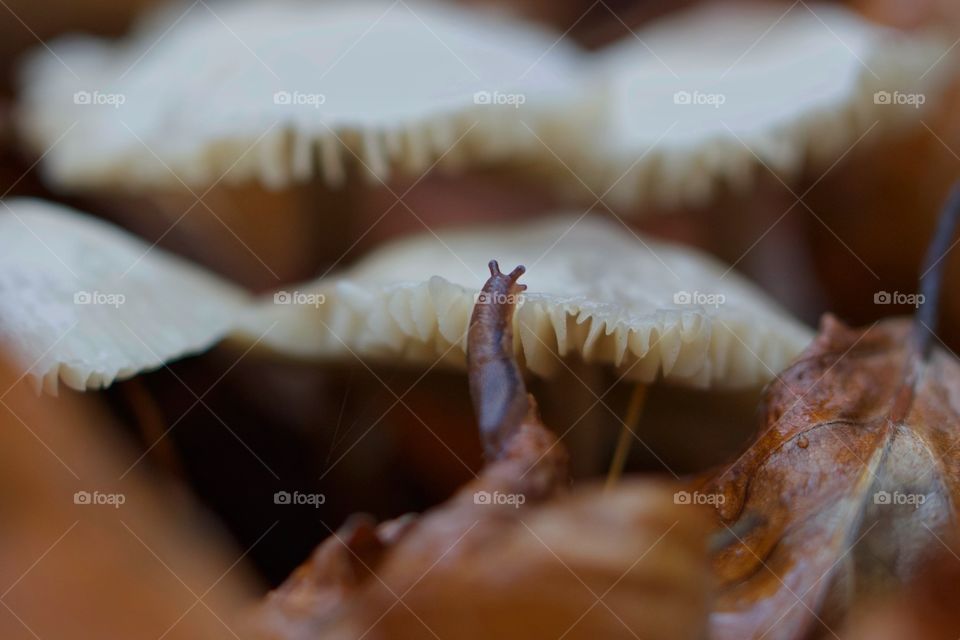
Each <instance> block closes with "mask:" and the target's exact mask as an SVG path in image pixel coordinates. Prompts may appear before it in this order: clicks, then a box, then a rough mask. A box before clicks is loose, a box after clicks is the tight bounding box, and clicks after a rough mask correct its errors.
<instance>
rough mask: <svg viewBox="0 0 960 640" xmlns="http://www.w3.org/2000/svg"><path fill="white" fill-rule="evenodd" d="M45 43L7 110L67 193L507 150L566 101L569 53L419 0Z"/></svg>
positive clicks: (251, 6) (301, 9)
mask: <svg viewBox="0 0 960 640" xmlns="http://www.w3.org/2000/svg"><path fill="white" fill-rule="evenodd" d="M50 48H51V49H52V50H53V51H54V52H55V53H56V55H55V56H54V55H50V52H49V51H47V50H46V49H44V50H39V51H38V52H37V53H36V54H35V55H33V56H32V57H31V58H30V59H29V60H28V61H27V63H26V64H25V65H24V68H23V74H22V75H23V79H24V81H23V87H22V96H21V101H20V106H21V115H22V122H23V125H24V127H25V130H26V132H27V138H28V141H29V143H30V144H31V146H32V147H33V148H34V149H36V150H38V151H40V152H47V153H46V157H45V159H44V166H45V170H46V173H47V175H48V177H49V178H51V179H52V180H53V182H55V183H56V184H58V185H65V186H71V187H90V186H94V185H123V186H124V187H128V188H129V187H130V186H132V185H139V186H144V185H146V186H158V185H159V186H169V185H174V186H177V184H178V181H182V182H184V183H186V184H187V185H190V186H205V185H209V184H211V183H213V182H214V181H215V180H218V179H219V177H221V176H223V179H224V181H225V182H227V183H237V182H241V181H245V180H249V179H251V178H259V179H260V180H261V181H262V182H263V183H264V184H265V185H267V186H268V187H272V188H279V187H283V186H286V185H289V184H291V183H299V182H304V181H307V180H309V179H310V178H311V177H312V176H313V175H314V174H315V173H321V174H322V175H323V177H324V179H325V180H326V181H328V182H330V183H339V182H341V181H342V180H343V177H344V171H345V164H346V162H345V160H347V159H352V158H351V156H352V155H356V156H357V157H358V158H359V159H360V161H361V162H362V164H363V166H364V168H365V169H366V170H367V171H368V172H369V174H372V176H375V177H376V178H379V179H384V178H386V176H387V175H388V173H389V172H390V170H391V168H393V167H394V166H398V165H399V166H402V167H404V168H405V169H406V170H408V171H418V172H421V171H423V170H424V169H426V168H427V167H429V166H430V165H431V164H432V163H434V162H435V161H437V160H438V159H439V158H441V157H442V158H443V159H444V161H445V162H454V161H457V160H462V159H463V158H465V157H468V156H469V157H471V158H473V159H491V158H496V159H504V158H506V157H508V156H510V155H511V154H514V153H517V152H518V151H519V150H522V149H523V148H524V145H526V146H527V147H528V148H535V147H539V144H538V143H537V141H536V135H535V134H533V133H532V130H531V129H530V128H529V127H535V128H536V127H539V126H540V116H544V118H545V121H544V125H546V122H547V121H549V120H550V118H549V117H548V116H549V115H550V114H552V113H554V112H555V111H556V110H558V108H559V107H560V105H565V104H566V103H567V102H569V101H571V100H573V99H574V98H575V96H576V94H577V87H575V86H572V85H571V83H570V81H569V77H570V76H572V75H575V71H576V69H577V68H578V66H579V63H580V58H579V56H578V54H577V50H576V48H575V47H574V46H573V45H572V44H570V43H569V42H568V41H566V40H563V39H559V38H558V36H556V35H555V34H552V33H550V32H548V31H547V30H545V29H542V28H540V27H536V26H534V25H530V24H525V23H522V22H518V21H516V20H510V19H507V18H506V17H505V16H502V15H497V14H488V13H485V12H481V11H477V10H469V9H464V8H456V7H452V6H445V5H441V4H434V3H422V2H411V3H387V2H385V1H374V2H358V3H350V4H346V3H343V4H313V3H307V2H297V1H293V0H284V1H281V2H270V3H264V2H238V3H220V4H214V5H212V6H208V5H206V4H203V5H202V6H196V5H194V6H193V7H191V8H190V9H188V10H187V11H185V12H183V11H181V10H180V8H178V9H177V10H176V11H174V10H171V9H167V10H165V11H162V12H159V13H156V14H154V15H152V16H151V17H150V18H149V19H147V20H145V21H144V22H143V23H142V24H141V25H140V28H139V29H137V30H136V31H135V32H134V33H133V34H132V35H131V36H130V37H129V38H127V39H126V40H124V41H121V42H119V43H110V42H105V41H102V40H98V39H93V38H76V37H74V38H68V39H61V40H60V41H57V42H54V43H52V44H51V45H50ZM63 61H67V62H68V64H69V67H70V69H72V70H73V73H70V71H69V70H68V69H66V68H65V67H64V65H63V64H62V62H63ZM521 106H522V109H523V114H524V115H523V119H522V120H521V118H520V116H519V115H517V113H518V107H521ZM527 123H530V124H529V125H527ZM461 138H462V139H461ZM54 141H56V144H54Z"/></svg>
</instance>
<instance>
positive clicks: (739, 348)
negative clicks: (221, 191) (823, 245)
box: [244, 214, 811, 388]
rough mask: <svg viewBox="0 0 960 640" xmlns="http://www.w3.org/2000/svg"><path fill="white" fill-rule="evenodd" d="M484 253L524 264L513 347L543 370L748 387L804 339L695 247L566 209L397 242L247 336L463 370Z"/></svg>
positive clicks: (325, 281)
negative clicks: (597, 369) (577, 369)
mask: <svg viewBox="0 0 960 640" xmlns="http://www.w3.org/2000/svg"><path fill="white" fill-rule="evenodd" d="M491 256H496V257H497V258H498V259H499V260H502V261H504V262H511V263H518V264H519V263H522V264H525V265H526V266H527V267H528V270H529V273H528V275H527V276H526V283H527V286H528V289H527V290H526V291H525V292H523V293H522V294H521V300H520V304H519V308H518V310H517V313H516V316H515V318H514V321H513V322H514V325H515V328H516V336H517V337H516V339H515V341H514V343H515V346H516V349H517V352H518V354H520V355H521V357H522V360H523V362H524V363H525V365H526V367H527V368H528V369H529V370H530V371H531V372H533V373H535V374H537V375H540V376H550V375H551V374H553V373H555V372H556V371H557V370H558V369H560V368H562V367H563V364H562V362H561V358H571V357H572V358H580V359H583V360H584V361H586V362H588V363H598V364H604V365H612V366H614V367H616V368H617V370H618V371H619V372H620V373H621V374H622V375H623V376H624V378H625V379H627V380H632V381H638V382H652V381H653V380H655V379H657V378H658V377H660V376H662V377H663V378H664V379H665V380H667V381H669V382H674V383H681V384H688V385H695V386H701V387H707V386H709V387H720V388H744V387H751V386H754V385H757V384H761V383H763V382H765V381H767V380H769V379H770V378H771V377H772V376H773V375H774V372H776V371H779V370H780V369H781V368H782V367H784V366H785V365H786V364H787V363H788V362H789V361H790V360H791V359H792V358H793V357H794V356H795V355H796V354H797V353H799V351H800V350H801V349H802V348H803V347H804V346H805V345H806V344H807V342H808V341H809V338H810V335H811V334H810V331H809V329H807V328H806V327H804V326H802V325H800V324H799V323H797V322H796V321H794V320H792V319H790V318H789V317H788V316H787V315H785V314H784V313H783V312H782V311H780V310H779V309H778V308H777V307H776V305H775V304H774V303H772V302H771V301H770V300H769V299H767V297H766V296H765V295H764V294H763V293H761V292H760V291H759V290H758V289H756V288H755V287H753V286H752V285H750V284H749V283H747V282H746V281H745V280H743V279H742V278H740V277H739V276H737V275H736V274H734V273H733V272H732V271H730V270H729V269H726V268H725V267H724V266H723V265H721V264H719V263H718V262H716V261H714V260H712V259H710V258H708V257H706V256H704V255H702V254H700V253H697V252H695V251H692V250H690V249H686V248H683V247H680V246H676V245H671V244H666V243H662V242H659V241H656V240H652V239H650V238H645V237H642V236H640V235H637V234H636V233H634V232H633V231H631V230H629V228H627V227H625V226H621V225H620V224H618V223H616V222H613V221H610V220H607V219H604V218H602V217H600V216H579V217H577V216H574V215H563V214H560V215H556V216H550V217H547V218H544V219H541V220H538V221H534V222H532V223H527V224H518V225H508V226H492V227H480V228H477V227H471V228H470V229H468V230H467V229H465V230H458V231H445V232H438V233H433V232H429V233H423V234H418V235H415V236H412V237H408V238H405V239H401V240H399V241H395V242H393V243H390V244H387V245H385V246H383V247H381V248H380V249H378V250H376V251H374V252H373V253H372V254H371V255H369V256H367V257H366V258H365V259H364V260H362V261H361V262H360V263H359V264H357V265H356V266H354V267H352V268H350V269H348V270H346V271H345V272H344V273H342V274H340V275H337V276H335V277H323V278H320V279H319V280H316V281H314V282H311V283H307V284H304V285H302V286H300V287H287V288H285V289H284V290H282V291H278V292H276V293H275V294H274V295H273V296H272V297H267V298H266V299H264V300H262V301H261V303H260V304H259V306H258V307H257V308H256V309H255V310H254V312H253V313H251V314H250V315H249V316H248V317H247V318H246V320H245V321H244V325H245V332H246V333H247V334H248V335H249V336H261V335H262V336H263V338H262V344H263V345H265V346H268V347H270V348H272V349H275V350H278V351H281V352H284V353H287V354H290V355H294V356H300V357H311V358H342V357H347V356H350V355H356V356H359V357H369V358H373V359H376V358H381V359H382V358H389V359H392V360H395V359H397V358H402V359H404V360H408V361H421V362H426V363H433V362H435V361H437V360H443V361H444V362H447V363H449V364H452V365H459V366H463V364H464V354H465V351H466V337H467V326H468V324H469V318H470V313H471V310H472V308H473V304H474V302H475V297H476V291H477V287H478V285H479V284H480V283H482V282H483V279H484V278H483V272H482V271H480V268H482V265H484V264H485V263H486V262H487V260H488V259H489V258H490V257H491ZM478 267H479V268H478Z"/></svg>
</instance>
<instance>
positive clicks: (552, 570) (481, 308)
mask: <svg viewBox="0 0 960 640" xmlns="http://www.w3.org/2000/svg"><path fill="white" fill-rule="evenodd" d="M491 271H492V273H493V275H492V276H491V279H490V281H488V283H487V286H486V287H485V288H484V293H485V294H488V295H490V298H488V299H490V300H494V302H493V303H492V306H491V307H490V308H486V307H485V305H487V304H488V303H486V302H484V301H483V298H482V297H481V300H480V301H478V304H477V307H476V310H475V313H474V316H473V322H474V324H473V326H472V327H471V343H470V353H471V355H470V359H471V366H470V374H471V378H472V379H471V382H472V385H471V388H472V391H473V397H474V401H475V405H476V406H477V407H478V408H483V409H484V410H483V411H480V414H481V422H482V429H483V430H482V436H483V440H484V444H485V448H486V451H487V455H488V457H489V459H490V462H489V464H488V466H487V467H486V468H485V469H483V471H482V472H481V473H480V475H479V476H478V478H477V479H476V480H475V481H473V482H471V483H470V484H468V485H467V486H466V487H464V488H463V489H462V490H461V491H459V492H458V493H457V494H456V495H455V496H454V497H453V498H452V499H451V500H449V501H448V502H447V503H445V504H444V505H442V506H440V507H438V508H436V509H434V510H432V511H429V512H427V513H426V514H424V515H423V516H421V517H419V518H415V517H408V518H404V519H401V520H398V521H393V522H389V523H386V524H384V525H381V526H380V527H376V528H374V527H373V525H372V524H371V523H370V522H369V521H366V520H359V521H353V522H351V523H348V524H347V525H346V526H345V527H344V529H343V530H341V532H340V533H339V534H336V535H334V536H333V537H331V538H329V539H328V540H327V541H326V542H325V543H324V544H323V545H321V547H320V548H319V549H318V550H317V552H316V553H315V554H314V557H313V558H312V559H311V560H310V561H309V562H308V563H307V564H306V565H304V566H303V567H301V569H300V570H298V572H297V573H295V574H294V576H293V577H292V578H291V579H290V581H288V583H287V584H286V585H284V586H282V587H281V588H280V589H278V590H277V591H276V592H274V593H273V594H272V595H271V596H270V597H269V598H268V599H267V601H266V602H265V603H264V604H263V605H262V606H261V608H260V609H259V610H258V611H257V612H256V613H255V615H254V619H253V622H252V626H253V628H254V629H256V630H257V633H258V634H259V635H260V637H265V638H274V639H285V640H286V639H289V640H300V639H304V640H305V639H306V638H315V637H324V638H355V637H357V636H363V637H369V638H374V639H375V638H422V637H424V636H429V635H436V636H439V637H457V638H465V639H469V638H478V639H479V638H491V637H498V638H530V637H561V636H563V637H569V638H598V637H603V638H631V637H634V636H636V635H640V636H641V637H644V638H651V639H664V640H672V639H680V638H691V639H692V638H701V637H703V634H704V632H705V622H706V607H707V594H708V589H709V582H708V578H707V576H708V572H707V563H706V539H705V533H704V532H705V526H704V525H705V523H704V521H703V520H702V515H701V513H700V512H699V510H698V509H696V508H692V507H690V506H689V505H677V504H675V503H674V502H673V494H672V490H671V489H670V488H669V487H667V486H664V485H659V484H656V483H642V482H632V483H626V484H624V485H622V486H620V487H618V488H617V489H615V490H613V491H612V492H609V493H601V492H600V490H599V489H597V488H589V489H584V490H575V491H573V492H572V493H569V494H568V493H567V490H566V486H567V482H568V479H567V474H566V453H565V451H564V448H563V446H562V445H560V444H559V443H558V442H557V440H556V438H555V437H554V436H553V435H552V434H551V433H550V431H549V430H547V429H546V428H545V427H544V426H543V425H542V424H541V423H540V420H539V418H538V417H537V414H536V408H535V405H534V403H533V401H532V398H529V397H528V396H527V394H526V390H525V388H524V385H523V381H522V379H521V378H519V377H518V376H516V375H514V374H515V373H516V363H515V362H514V356H513V349H512V337H511V335H510V334H511V323H510V322H509V317H510V314H512V307H513V302H496V301H497V300H500V299H501V298H500V296H499V295H497V294H506V295H512V294H515V293H517V292H518V287H517V284H516V278H517V277H518V276H519V273H522V272H521V271H514V272H513V273H511V274H510V275H503V274H500V273H499V270H498V269H495V265H491ZM506 299H507V300H512V298H506ZM496 380H499V381H500V384H496V383H495V382H494V381H496ZM497 417H499V418H497Z"/></svg>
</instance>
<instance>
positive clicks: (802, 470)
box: [704, 316, 960, 640]
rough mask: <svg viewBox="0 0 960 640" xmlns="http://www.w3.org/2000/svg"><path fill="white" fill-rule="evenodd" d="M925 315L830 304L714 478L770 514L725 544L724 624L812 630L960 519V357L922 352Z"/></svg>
mask: <svg viewBox="0 0 960 640" xmlns="http://www.w3.org/2000/svg"><path fill="white" fill-rule="evenodd" d="M912 327H913V325H912V324H911V323H910V322H909V321H907V320H889V321H884V322H881V323H878V324H876V325H874V326H872V327H869V328H867V329H862V330H856V329H850V328H847V327H846V326H844V325H843V324H841V323H840V322H839V321H837V320H835V319H834V318H832V317H830V316H827V317H826V318H825V319H824V321H823V324H822V327H821V331H820V335H819V336H818V337H817V338H816V339H815V341H814V342H813V344H812V345H811V346H810V347H809V348H808V349H807V350H806V351H805V352H804V354H803V355H801V356H800V358H799V359H798V361H797V362H796V363H795V364H794V365H793V366H791V367H790V368H788V369H787V370H786V371H785V372H783V373H782V374H781V375H780V376H779V378H778V379H777V380H776V381H775V382H774V383H772V384H771V386H770V388H769V390H768V391H767V395H766V399H765V416H764V418H763V422H762V424H763V425H764V428H763V432H762V434H761V436H760V437H759V439H758V440H757V441H756V443H755V444H754V445H753V446H752V447H750V449H749V450H748V451H747V452H746V453H745V454H744V455H743V456H742V457H741V458H740V459H739V460H738V461H737V462H736V463H735V464H734V465H733V466H731V467H730V468H729V469H727V470H726V471H724V472H722V473H720V474H719V475H718V476H717V477H716V478H714V479H712V480H711V481H710V482H708V483H707V485H706V487H705V489H704V492H705V494H706V495H707V496H708V497H711V498H712V499H713V500H714V501H715V502H716V503H717V504H718V511H719V514H720V516H721V518H722V520H723V522H724V523H727V524H730V523H733V522H736V521H737V520H738V519H740V518H742V517H744V515H745V514H761V515H762V516H763V522H762V523H760V524H759V525H758V526H756V527H754V528H753V529H752V530H751V531H750V532H749V533H748V534H747V535H745V536H744V537H743V538H742V541H741V543H739V544H736V545H733V546H731V547H729V548H727V549H726V550H724V551H723V552H721V553H720V554H719V555H718V557H717V558H716V562H715V570H716V573H717V575H718V577H719V579H720V582H721V588H720V595H719V600H718V603H717V607H716V612H715V614H714V616H713V620H712V624H713V631H714V634H715V637H717V638H738V639H740V638H751V637H760V636H761V635H762V636H763V637H765V638H769V639H771V640H775V639H777V638H802V637H806V635H807V634H809V633H810V632H811V631H812V630H813V629H815V628H816V627H817V626H818V625H825V626H826V627H828V628H829V627H831V626H833V625H835V624H836V623H837V622H838V620H839V618H840V616H841V615H842V614H843V613H845V612H846V611H847V610H848V609H849V608H850V607H851V606H852V605H854V604H855V603H857V602H858V601H861V599H863V598H865V597H867V596H869V597H873V596H877V595H879V594H882V593H884V592H886V591H887V590H888V589H890V588H892V587H893V586H894V585H897V584H900V583H903V582H906V581H907V580H909V579H910V577H911V576H912V575H913V574H914V572H915V571H916V570H917V568H918V567H919V566H920V565H921V563H922V562H923V561H924V559H925V557H926V554H927V553H928V552H929V550H930V548H931V544H935V540H936V539H935V536H946V535H948V534H949V533H950V532H952V531H953V530H954V529H955V528H956V519H957V513H956V505H955V500H956V495H957V491H958V489H960V484H958V483H960V465H958V463H957V458H956V455H955V452H956V449H957V447H958V446H960V429H958V422H960V365H958V363H957V361H956V360H955V359H954V358H953V357H952V356H951V355H949V354H947V353H945V352H943V351H942V350H939V349H938V350H935V351H934V352H933V353H932V354H931V355H930V357H929V359H928V361H926V362H923V361H921V360H920V359H919V357H918V356H917V354H916V348H915V346H914V341H913V340H912V339H911V337H912Z"/></svg>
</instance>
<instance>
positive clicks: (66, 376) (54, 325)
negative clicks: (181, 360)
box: [0, 199, 247, 393]
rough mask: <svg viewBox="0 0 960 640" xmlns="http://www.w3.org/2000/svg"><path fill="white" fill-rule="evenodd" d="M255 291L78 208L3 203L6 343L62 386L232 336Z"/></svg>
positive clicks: (153, 364) (99, 379) (41, 379)
mask: <svg viewBox="0 0 960 640" xmlns="http://www.w3.org/2000/svg"><path fill="white" fill-rule="evenodd" d="M246 300H247V298H246V295H245V294H243V293H241V292H240V291H238V290H237V289H235V288H233V287H231V286H230V285H227V284H225V283H224V282H222V281H221V280H219V279H218V278H216V277H214V276H212V275H210V274H208V273H206V272H205V271H204V270H202V269H200V268H199V267H196V266H193V265H191V264H190V263H188V262H187V261H185V260H183V259H181V258H178V257H175V256H173V255H170V254H168V253H165V252H163V251H162V250H159V249H154V248H152V247H151V245H149V244H147V243H145V242H143V241H142V240H139V239H137V238H135V237H133V236H131V235H129V234H127V233H125V232H124V231H122V230H120V229H117V228H116V227H113V226H111V225H109V224H107V223H105V222H102V221H100V220H97V219H95V218H91V217H89V216H86V215H83V214H81V213H79V212H77V211H75V210H72V209H69V208H67V207H62V206H59V205H55V204H51V203H48V202H43V201H40V200H32V199H13V200H7V201H5V202H2V203H0V350H2V351H3V352H4V353H5V354H9V355H10V356H11V357H12V358H13V359H14V361H15V362H17V363H19V365H20V366H21V368H22V371H23V372H24V374H25V375H29V376H30V377H31V378H32V379H33V381H34V382H35V386H36V387H37V389H39V388H41V387H43V388H44V389H46V390H47V391H48V392H51V393H56V390H57V382H58V378H59V379H62V380H63V382H64V383H66V384H67V386H69V387H72V388H74V389H80V390H84V389H96V388H101V387H107V386H109V385H110V384H112V383H113V382H114V380H122V379H124V378H129V377H131V376H133V375H135V374H137V373H139V372H141V371H147V370H151V369H156V368H158V367H160V366H162V365H163V364H164V363H165V362H167V361H170V360H173V359H175V358H178V357H182V356H184V355H188V354H193V353H197V352H200V351H203V350H205V349H207V348H209V347H210V346H212V345H213V344H216V343H217V342H219V341H220V339H221V338H222V337H223V336H224V335H225V334H226V333H227V331H228V330H229V329H230V328H231V326H232V325H233V323H234V322H235V320H236V318H237V316H238V315H239V313H240V312H241V309H242V308H243V305H244V304H245V303H246Z"/></svg>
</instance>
